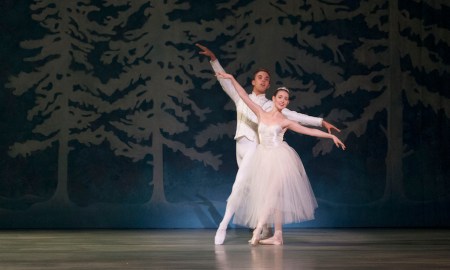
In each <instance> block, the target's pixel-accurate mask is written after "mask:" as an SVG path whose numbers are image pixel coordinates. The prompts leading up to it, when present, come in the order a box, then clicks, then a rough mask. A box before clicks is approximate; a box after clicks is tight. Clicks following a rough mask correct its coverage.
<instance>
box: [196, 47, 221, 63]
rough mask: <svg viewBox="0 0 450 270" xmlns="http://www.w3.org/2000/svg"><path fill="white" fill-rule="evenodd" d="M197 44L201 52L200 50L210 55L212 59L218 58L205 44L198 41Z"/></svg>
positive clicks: (201, 52)
mask: <svg viewBox="0 0 450 270" xmlns="http://www.w3.org/2000/svg"><path fill="white" fill-rule="evenodd" d="M195 46H197V47H199V48H200V50H201V51H200V52H198V53H199V54H203V55H206V56H208V57H209V59H210V60H211V61H215V60H216V59H217V57H216V55H215V54H214V53H213V52H212V51H211V50H210V49H208V48H206V47H205V46H203V45H201V44H198V43H196V44H195Z"/></svg>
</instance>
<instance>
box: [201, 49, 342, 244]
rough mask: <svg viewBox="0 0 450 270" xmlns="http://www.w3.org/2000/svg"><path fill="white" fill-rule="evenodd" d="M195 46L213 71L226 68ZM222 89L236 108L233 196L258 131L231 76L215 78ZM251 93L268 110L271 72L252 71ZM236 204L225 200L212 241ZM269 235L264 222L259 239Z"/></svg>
mask: <svg viewBox="0 0 450 270" xmlns="http://www.w3.org/2000/svg"><path fill="white" fill-rule="evenodd" d="M195 45H196V46H197V47H198V48H200V50H201V51H200V52H199V53H200V54H202V55H206V56H208V57H209V58H210V63H211V66H212V68H213V70H214V72H215V73H217V72H225V71H224V69H223V67H222V66H221V65H220V63H219V60H218V59H217V57H216V56H215V54H214V53H213V52H212V51H211V50H209V49H208V48H207V47H205V46H202V45H201V44H195ZM218 80H219V82H220V85H221V86H222V89H223V90H224V91H225V93H227V95H228V96H229V97H230V98H231V99H232V100H233V101H234V103H235V104H236V112H237V126H236V134H235V136H234V139H235V140H236V160H237V164H238V167H239V173H238V174H237V175H236V179H235V181H234V184H233V188H232V191H231V194H230V196H232V194H233V192H235V190H238V189H239V188H242V187H243V184H242V182H243V181H245V179H246V177H245V174H246V170H245V168H246V163H247V162H248V159H249V158H250V157H251V155H252V153H253V151H254V150H255V149H256V146H257V144H258V134H257V130H256V127H257V118H256V115H255V114H254V113H253V112H252V111H251V110H250V108H248V106H247V105H246V104H245V103H244V102H243V101H242V99H241V98H240V97H239V95H238V93H237V91H236V89H235V88H234V86H233V84H232V83H231V81H230V80H225V79H220V78H219V79H218ZM252 86H253V89H252V93H251V94H249V97H250V99H251V100H253V101H254V102H255V103H257V104H258V105H259V106H261V107H262V108H263V109H264V110H265V111H269V110H271V109H272V106H273V103H272V101H271V100H268V99H267V98H266V96H265V93H266V90H267V89H268V88H269V87H270V74H269V72H268V71H267V70H265V69H259V70H257V71H256V72H255V73H254V77H253V80H252ZM282 113H283V114H284V115H285V116H286V117H287V118H289V119H290V120H293V121H296V122H299V123H300V124H302V125H306V126H315V127H320V126H323V127H324V128H325V129H327V130H328V133H331V130H333V129H334V130H336V131H338V132H340V130H339V129H338V128H336V127H335V126H333V125H332V124H330V123H328V122H326V121H325V120H323V119H322V118H318V117H312V116H308V115H305V114H301V113H297V112H294V111H291V110H288V109H284V110H283V111H282ZM237 207H238V206H237V205H230V204H229V203H227V206H226V209H225V214H224V216H223V219H222V221H221V222H220V225H219V228H218V229H217V232H216V235H215V238H214V243H215V244H216V245H222V244H223V241H224V240H225V237H226V230H227V227H228V224H229V222H230V220H231V218H232V217H233V215H234V213H235V211H236V208H237ZM269 236H270V232H269V229H268V227H267V226H265V227H264V228H263V231H262V235H261V239H264V238H267V237H269Z"/></svg>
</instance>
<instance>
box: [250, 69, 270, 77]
mask: <svg viewBox="0 0 450 270" xmlns="http://www.w3.org/2000/svg"><path fill="white" fill-rule="evenodd" d="M261 71H263V72H265V73H267V74H268V75H269V80H270V72H269V70H268V69H265V68H258V69H257V70H256V71H255V72H254V73H253V79H255V77H256V74H258V72H261Z"/></svg>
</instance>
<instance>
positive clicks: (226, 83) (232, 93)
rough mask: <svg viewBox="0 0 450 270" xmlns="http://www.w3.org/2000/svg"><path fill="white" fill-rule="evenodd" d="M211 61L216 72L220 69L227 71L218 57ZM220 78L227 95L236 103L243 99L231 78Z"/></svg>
mask: <svg viewBox="0 0 450 270" xmlns="http://www.w3.org/2000/svg"><path fill="white" fill-rule="evenodd" d="M210 63H211V66H212V68H213V70H214V73H217V72H219V71H220V72H225V70H224V69H223V67H222V66H221V65H220V63H219V60H217V59H216V60H214V61H210ZM218 80H219V83H220V85H221V86H222V89H223V91H225V93H227V95H228V96H229V97H230V98H231V99H232V100H233V101H234V103H237V102H238V101H239V100H240V99H241V97H240V96H239V94H238V93H237V91H236V88H234V86H233V83H232V82H231V80H227V79H218Z"/></svg>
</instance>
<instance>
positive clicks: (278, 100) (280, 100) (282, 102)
mask: <svg viewBox="0 0 450 270" xmlns="http://www.w3.org/2000/svg"><path fill="white" fill-rule="evenodd" d="M272 101H273V103H274V104H275V106H276V107H277V109H278V110H280V111H281V110H282V109H284V108H286V107H287V105H288V104H289V94H288V93H287V92H286V91H277V93H276V94H275V96H273V97H272Z"/></svg>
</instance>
